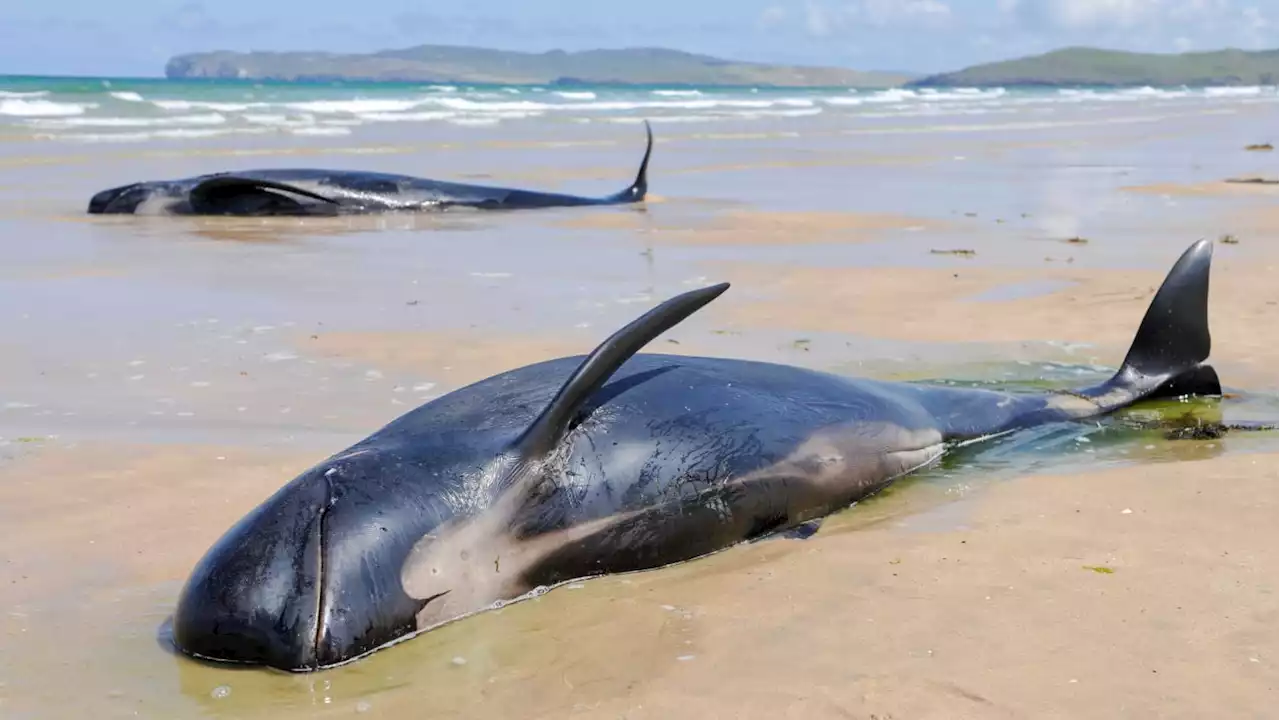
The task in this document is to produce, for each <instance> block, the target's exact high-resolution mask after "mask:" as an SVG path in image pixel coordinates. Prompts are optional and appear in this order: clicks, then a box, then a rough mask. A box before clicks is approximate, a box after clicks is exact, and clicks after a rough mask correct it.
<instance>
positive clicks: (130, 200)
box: [89, 183, 151, 215]
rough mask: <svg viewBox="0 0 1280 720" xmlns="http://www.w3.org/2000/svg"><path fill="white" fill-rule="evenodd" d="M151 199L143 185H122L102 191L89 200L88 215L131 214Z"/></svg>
mask: <svg viewBox="0 0 1280 720" xmlns="http://www.w3.org/2000/svg"><path fill="white" fill-rule="evenodd" d="M150 197H151V189H150V188H148V187H147V186H146V185H145V184H143V183H133V184H132V185H122V186H120V187H116V188H111V189H109V190H103V191H102V192H100V193H98V194H96V195H94V196H93V197H92V198H90V199H89V214H91V215H108V214H121V213H131V212H134V211H135V210H137V209H138V206H139V205H141V204H142V203H143V202H145V201H146V200H147V199H148V198H150Z"/></svg>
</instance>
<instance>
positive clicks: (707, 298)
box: [515, 283, 729, 459]
mask: <svg viewBox="0 0 1280 720" xmlns="http://www.w3.org/2000/svg"><path fill="white" fill-rule="evenodd" d="M728 289H729V283H720V284H718V285H711V286H710V287H705V288H701V289H699V290H691V291H689V292H686V293H683V294H680V295H677V296H675V297H673V298H671V299H670V300H667V301H666V302H664V303H662V304H661V305H659V306H657V307H655V308H653V309H652V310H650V311H649V312H647V313H645V314H644V315H641V316H640V317H638V318H636V319H635V320H632V321H631V322H630V323H629V324H628V325H627V326H626V327H624V328H622V329H621V330H619V331H617V332H615V333H614V334H613V335H610V336H609V338H608V339H607V340H605V341H604V342H602V343H600V345H599V346H597V347H596V349H595V350H593V351H592V352H591V354H590V355H588V356H587V358H586V359H585V360H583V361H582V364H581V365H579V366H578V369H577V370H575V371H574V373H573V375H571V376H569V379H568V380H567V381H566V382H565V384H564V385H562V386H561V387H560V391H559V392H557V393H556V396H555V397H554V398H552V399H551V402H550V403H548V404H547V407H546V408H545V409H544V410H543V411H542V414H540V415H538V417H537V419H536V420H534V421H533V423H532V424H531V425H529V428H528V429H527V430H525V431H524V434H523V435H521V436H520V439H519V440H517V441H516V443H515V449H516V450H517V451H518V452H519V454H520V455H521V456H522V457H524V458H526V459H533V458H537V457H541V456H542V455H545V454H546V453H548V452H550V451H551V450H552V449H553V448H555V446H556V444H557V443H559V442H560V439H561V438H562V437H563V436H564V434H565V432H566V431H567V430H568V428H569V423H570V422H571V421H572V420H573V417H574V415H575V413H577V411H578V410H579V409H580V408H581V407H582V406H583V404H584V403H586V402H587V400H588V399H590V398H591V396H592V395H593V394H594V393H595V392H596V391H598V390H599V389H600V388H601V387H602V386H603V385H604V383H605V381H606V380H608V379H609V376H611V375H613V374H614V373H615V372H617V370H618V368H620V367H622V364H623V363H625V362H626V361H627V360H628V359H629V358H630V357H631V356H632V355H635V354H636V353H637V352H640V349H641V348H643V347H644V346H645V345H647V344H648V343H649V341H651V340H653V339H654V338H656V337H658V336H659V335H661V334H662V333H664V332H666V331H667V330H670V329H671V328H673V327H675V326H676V325H678V324H679V323H680V321H682V320H684V319H685V318H687V317H689V316H690V315H692V314H693V313H695V312H697V311H698V310H699V309H701V308H702V307H703V306H704V305H706V304H707V303H709V302H711V301H712V300H715V299H716V298H717V297H719V296H720V294H721V293H723V292H724V291H725V290H728Z"/></svg>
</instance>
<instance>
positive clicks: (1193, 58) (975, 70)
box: [165, 45, 1280, 88]
mask: <svg viewBox="0 0 1280 720" xmlns="http://www.w3.org/2000/svg"><path fill="white" fill-rule="evenodd" d="M1278 58H1280V54H1278V53H1277V51H1276V50H1253V51H1250V50H1235V49H1228V50H1218V51H1213V52H1188V53H1179V54H1156V53H1132V52H1124V51H1119V50H1101V49H1096V48H1084V47H1076V48H1064V49H1062V50H1055V51H1053V52H1049V53H1044V54H1042V55H1035V56H1030V57H1024V58H1018V59H1014V60H1005V61H1001V62H995V63H987V64H983V65H975V66H972V67H968V68H964V69H962V70H958V71H955V72H948V73H942V74H938V75H929V76H926V77H919V76H911V75H907V74H904V73H893V72H877V71H860V70H853V69H849V68H839V67H810V66H799V65H771V64H767V63H752V62H740V61H736V60H726V59H723V58H717V57H712V56H709V55H698V54H695V53H688V52H683V51H680V50H669V49H664V48H624V49H616V50H586V51H582V52H565V51H563V50H551V51H548V52H543V53H527V52H512V51H507V50H492V49H486V48H475V47H461V46H450V45H419V46H417V47H412V48H406V49H403V50H384V51H381V52H376V53H367V54H341V53H326V52H247V53H244V52H229V51H219V52H205V53H191V54H185V55H178V56H176V57H174V58H172V59H171V60H169V62H168V64H167V65H166V67H165V76H166V77H168V78H171V79H193V78H217V79H243V80H272V81H285V82H328V81H336V80H347V81H364V82H379V81H381V82H431V83H476V84H510V85H663V86H697V87H708V86H725V87H743V86H753V87H849V88H889V87H922V88H924V87H984V86H985V87H992V86H1005V87H1010V86H1048V87H1073V86H1102V87H1133V86H1143V85H1153V86H1160V85H1163V86H1170V85H1173V86H1177V85H1189V86H1210V85H1275V84H1276V78H1277V65H1278V64H1280V59H1278Z"/></svg>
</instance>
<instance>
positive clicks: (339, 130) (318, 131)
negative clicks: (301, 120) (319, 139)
mask: <svg viewBox="0 0 1280 720" xmlns="http://www.w3.org/2000/svg"><path fill="white" fill-rule="evenodd" d="M289 132H291V133H293V134H294V135H350V134H351V128H348V127H302V128H295V129H292V130H290V131H289Z"/></svg>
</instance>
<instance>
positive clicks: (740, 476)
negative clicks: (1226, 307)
mask: <svg viewBox="0 0 1280 720" xmlns="http://www.w3.org/2000/svg"><path fill="white" fill-rule="evenodd" d="M1212 252H1213V245H1212V243H1210V242H1209V241H1207V240H1202V241H1200V242H1197V243H1196V244H1194V245H1192V246H1191V247H1190V248H1188V249H1187V250H1186V251H1185V252H1184V253H1183V254H1182V256H1181V257H1180V258H1179V260H1178V261H1177V263H1176V264H1175V265H1174V266H1173V268H1172V269H1171V270H1170V272H1169V274H1168V276H1167V277H1166V278H1165V281H1164V283H1163V284H1162V285H1161V287H1160V290H1159V291H1158V292H1157V293H1156V295H1155V297H1154V298H1153V299H1152V301H1151V304H1150V306H1149V307H1148V309H1147V312H1146V315H1145V316H1144V317H1143V318H1142V322H1141V324H1140V325H1139V326H1138V331H1137V333H1136V335H1135V336H1134V339H1133V343H1132V345H1131V346H1130V349H1129V352H1128V354H1127V355H1126V356H1125V358H1124V362H1123V363H1122V364H1121V367H1120V369H1119V371H1118V372H1116V373H1115V375H1114V376H1112V377H1111V378H1110V379H1108V380H1107V381H1106V382H1103V383H1101V384H1098V385H1096V386H1093V387H1086V388H1080V389H1078V390H1073V391H1070V392H1048V393H1010V392H995V391H991V390H983V389H967V388H957V387H950V386H929V385H923V384H915V383H898V382H882V381H876V380H865V379H858V378H851V377H844V376H840V375H834V374H828V373H825V372H818V371H815V370H808V369H803V368H799V367H792V366H788V365H780V364H773V363H765V362H754V361H749V360H737V359H729V358H709V357H685V356H672V355H662V354H640V353H639V351H640V350H641V349H642V348H643V347H644V346H645V345H646V344H648V343H649V342H650V341H652V340H653V339H654V338H656V337H658V336H659V335H660V334H662V333H663V332H665V331H666V330H668V329H670V328H671V327H673V326H675V325H676V324H677V323H679V322H681V321H682V320H684V319H685V318H686V317H688V316H689V315H691V314H692V313H694V312H695V311H697V310H698V309H699V308H701V307H703V306H704V305H706V304H707V303H709V302H711V301H712V300H713V299H715V298H716V297H717V296H719V295H720V294H721V293H723V292H724V291H725V290H726V289H727V288H728V285H727V284H721V285H715V286H711V287H707V288H703V289H700V290H694V291H691V292H687V293H685V294H682V295H678V296H676V297H674V298H672V299H670V300H667V301H666V302H664V303H662V304H661V305H658V306H657V307H655V308H654V309H652V310H651V311H649V312H648V313H647V314H645V315H643V316H641V317H640V318H638V319H636V320H634V321H633V322H632V323H631V324H629V325H627V326H625V327H623V328H622V329H621V330H618V331H617V332H616V333H614V334H613V335H612V336H611V337H609V338H608V339H606V340H605V341H604V342H603V343H602V344H601V345H599V346H598V347H597V348H596V349H595V350H594V351H593V352H592V353H591V354H590V355H587V356H585V357H584V356H574V357H563V358H559V359H554V360H547V361H545V362H540V363H536V364H533V365H528V366H525V367H522V368H518V369H515V370H511V371H508V372H505V373H502V374H499V375H495V376H493V377H490V378H488V379H485V380H481V381H479V382H477V383H474V384H472V385H469V386H467V387H464V388H461V389H458V390H455V391H453V392H451V393H449V394H447V395H444V396H442V397H440V398H437V399H435V400H432V401H430V402H428V403H426V404H425V405H422V406H421V407H419V408H417V409H415V410H412V411H410V412H408V413H407V414H405V415H403V416H401V417H400V418H398V419H396V420H394V421H392V422H391V423H390V424H388V425H386V426H385V427H383V428H382V429H380V430H378V431H377V432H375V433H374V434H373V435H371V436H369V437H368V438H366V439H364V440H362V441H360V442H358V443H356V444H355V445H353V446H351V447H349V448H347V449H346V450H343V451H341V452H339V453H337V454H336V455H333V456H331V457H329V458H328V459H326V460H324V461H322V462H320V463H319V464H318V465H315V466H314V467H312V468H311V469H309V470H307V471H305V472H304V473H302V474H301V475H300V476H298V477H297V478H295V479H293V480H292V481H290V482H289V483H288V484H286V485H284V487H282V488H280V489H279V490H278V491H277V492H276V493H275V494H274V495H272V496H271V497H270V498H268V499H266V500H265V501H264V502H263V503H262V504H261V505H260V506H258V508H256V509H255V510H253V511H252V512H250V513H249V514H248V515H246V516H245V517H244V518H243V519H241V520H240V521H239V522H238V523H237V524H236V525H234V526H233V527H232V528H231V529H230V530H228V531H227V533H226V534H225V535H224V536H223V537H222V538H221V539H219V540H218V541H217V542H216V543H215V544H214V545H213V547H212V548H211V549H210V550H209V551H208V553H207V554H206V555H205V556H204V558H203V559H201V560H200V561H199V563H198V564H197V565H196V566H195V568H194V569H193V571H192V573H191V576H190V578H189V579H188V581H187V583H186V585H185V586H184V587H183V589H182V591H181V593H180V596H179V599H178V605H177V608H176V610H175V612H174V616H173V641H174V644H175V645H176V646H177V648H178V649H179V650H180V651H182V652H183V653H186V654H188V655H191V656H194V657H199V658H204V659H208V660H217V661H225V662H236V663H247V664H257V665H267V666H270V667H274V668H279V669H283V670H291V671H308V670H315V669H318V668H323V667H328V666H333V665H339V664H342V663H345V662H348V661H350V660H353V659H355V658H358V657H361V656H362V655H366V654H368V653H370V652H372V651H374V650H377V649H379V648H382V647H385V646H387V645H388V644H391V643H393V642H396V641H399V640H403V639H405V638H407V637H409V636H411V635H413V634H415V633H419V632H422V631H425V630H429V629H431V628H433V627H436V626H439V625H441V624H444V623H447V622H450V621H452V620H456V619H458V618H461V617H464V616H466V615H469V614H473V613H476V612H479V611H482V610H485V609H487V608H491V607H494V606H495V603H501V602H504V601H509V600H512V599H515V598H519V597H521V596H522V595H525V594H527V593H529V592H530V591H531V590H535V589H537V588H539V587H549V586H554V585H557V584H561V583H564V582H567V581H571V580H576V579H581V578H586V577H591V576H598V575H604V574H608V573H621V572H629V571H637V570H645V569H650V568H656V567H660V566H663V565H669V564H672V563H677V562H681V561H686V560H691V559H693V558H697V557H699V556H702V555H706V554H709V553H713V552H716V551H718V550H722V549H724V548H727V547H730V546H732V545H735V544H737V543H741V542H743V541H747V540H751V539H753V538H758V537H761V536H764V535H769V534H772V533H778V532H781V531H787V530H790V529H792V528H796V529H801V528H802V527H807V525H806V523H808V524H811V521H814V520H816V519H819V518H822V517H823V516H825V515H827V514H830V513H832V512H835V511H837V510H840V509H842V508H845V507H847V506H848V505H849V504H850V503H853V502H856V501H858V500H860V499H863V498H865V497H867V496H869V495H870V494H872V493H874V492H875V491H877V490H879V489H881V488H884V487H885V486H887V485H888V484H890V483H892V482H893V481H894V480H895V479H897V478H900V477H902V476H904V475H906V474H907V473H910V472H912V471H913V470H916V469H917V468H921V467H924V466H926V465H928V464H930V463H932V462H934V461H936V460H937V459H938V458H939V457H941V456H942V455H943V454H944V453H946V452H947V451H948V450H949V449H950V448H953V447H955V446H956V445H957V444H959V443H963V442H967V441H974V440H979V439H983V438H989V437H992V436H995V435H999V434H1002V433H1007V432H1012V431H1017V430H1020V429H1023V428H1029V427H1032V426H1036V425H1042V424H1045V423H1053V422H1062V421H1070V420H1080V419H1084V418H1091V417H1096V416H1099V415H1104V414H1107V413H1111V412H1113V411H1116V410H1118V409H1120V408H1124V407H1126V406H1129V405H1132V404H1134V403H1136V402H1139V401H1141V400H1144V399H1150V398H1156V397H1170V396H1182V395H1221V387H1220V385H1219V383H1218V377H1217V373H1216V372H1215V371H1214V370H1213V368H1212V367H1211V366H1210V365H1207V364H1205V362H1204V361H1205V360H1206V359H1207V358H1208V356H1209V346H1210V340H1209V327H1208V307H1207V305H1208V293H1209V268H1210V261H1211V257H1212Z"/></svg>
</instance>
